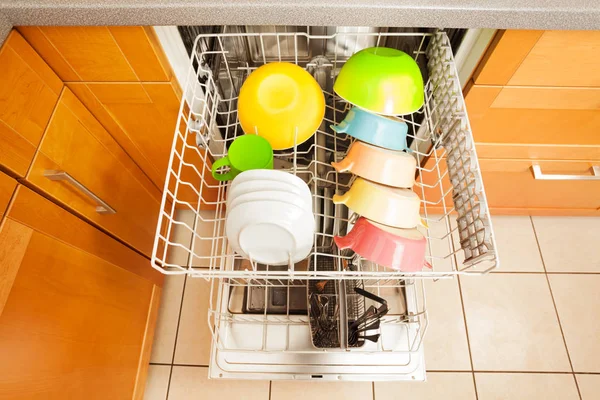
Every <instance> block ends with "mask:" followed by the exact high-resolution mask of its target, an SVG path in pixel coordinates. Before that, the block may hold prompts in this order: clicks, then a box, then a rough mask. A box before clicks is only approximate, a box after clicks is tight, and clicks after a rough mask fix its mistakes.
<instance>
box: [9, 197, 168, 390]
mask: <svg viewBox="0 0 600 400" xmlns="http://www.w3.org/2000/svg"><path fill="white" fill-rule="evenodd" d="M0 272H2V274H1V276H2V278H3V279H1V280H0V354H2V357H0V398H3V399H4V398H5V399H81V398H86V399H131V398H141V397H142V395H143V390H144V385H145V377H146V374H147V368H148V361H149V356H150V351H151V345H152V339H153V334H154V327H155V323H156V318H157V311H158V301H159V298H160V292H161V289H160V287H161V286H162V282H163V277H162V275H161V274H160V273H159V272H157V271H155V270H153V269H152V268H150V266H149V262H148V260H147V259H146V258H144V257H142V256H141V255H139V254H137V253H135V252H134V251H132V250H130V249H129V248H127V247H126V246H124V245H122V244H121V243H119V242H117V241H116V240H114V239H112V238H110V237H109V236H107V235H105V234H104V233H102V232H100V231H99V230H97V229H95V228H94V227H92V226H91V225H89V224H87V223H85V222H84V221H82V220H80V219H79V218H77V217H75V216H74V215H72V214H70V213H69V212H67V211H65V210H64V209H62V208H60V207H59V206H57V205H56V204H53V203H52V202H51V201H49V200H47V199H45V198H43V197H42V196H40V195H39V194H37V193H34V192H33V191H31V190H30V189H28V188H26V187H24V186H19V187H18V189H17V191H16V194H15V197H14V199H13V201H12V204H11V206H10V208H9V211H8V213H7V215H6V218H5V219H4V221H3V222H2V225H0Z"/></svg>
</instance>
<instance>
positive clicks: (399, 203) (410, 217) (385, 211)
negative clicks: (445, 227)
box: [333, 178, 421, 229]
mask: <svg viewBox="0 0 600 400" xmlns="http://www.w3.org/2000/svg"><path fill="white" fill-rule="evenodd" d="M333 203H334V204H345V205H346V206H348V208H350V209H351V210H352V211H354V212H356V213H357V214H359V215H362V216H363V217H365V218H368V219H371V220H373V221H375V222H379V223H380V224H384V225H389V226H394V227H396V228H405V229H410V228H415V227H416V226H417V225H420V224H421V216H420V215H419V209H420V207H421V200H420V199H419V196H417V194H416V193H415V192H413V191H412V190H410V189H398V188H394V187H391V186H385V185H381V184H379V183H376V182H371V181H368V180H366V179H362V178H356V180H355V181H354V183H353V184H352V186H351V187H350V190H348V191H347V192H346V193H344V194H343V195H341V196H340V195H335V196H333Z"/></svg>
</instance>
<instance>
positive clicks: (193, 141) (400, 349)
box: [152, 26, 499, 381]
mask: <svg viewBox="0 0 600 400" xmlns="http://www.w3.org/2000/svg"><path fill="white" fill-rule="evenodd" d="M180 30H181V27H180ZM195 33H197V35H195V38H194V40H193V41H191V40H190V43H188V50H189V61H188V62H187V64H188V65H187V66H186V73H185V74H186V76H185V83H184V84H183V85H182V86H183V95H182V101H181V106H180V110H179V115H178V121H177V126H176V128H175V133H174V138H173V144H172V148H171V155H170V161H169V165H168V171H167V176H166V183H165V187H164V192H163V198H162V204H161V211H160V215H159V220H158V224H157V230H156V239H155V243H154V248H153V255H152V266H153V267H154V268H156V269H157V270H159V271H161V272H162V273H164V274H171V275H172V274H186V275H188V279H191V278H196V279H206V280H207V281H209V282H210V283H211V284H210V291H211V293H210V304H209V313H208V315H209V318H208V321H207V323H208V324H209V326H210V329H211V332H212V349H211V356H210V365H209V377H210V378H217V379H218V378H223V379H225V378H232V379H268V380H274V379H288V380H292V379H304V380H324V381H343V380H353V381H356V380H363V381H377V380H395V381H402V380H407V381H423V380H425V363H424V357H423V354H424V353H423V338H424V335H425V334H426V331H427V324H428V319H427V307H426V297H425V290H424V280H425V279H434V280H435V279H452V278H454V277H455V276H456V275H459V274H484V273H487V272H488V271H490V270H492V269H494V268H497V267H498V265H499V260H498V257H497V252H496V245H495V240H494V234H493V228H492V223H491V219H490V215H489V210H488V207H487V202H486V197H485V192H484V187H483V182H482V178H481V172H480V169H479V164H478V160H477V154H476V151H475V145H474V142H473V136H472V133H471V128H470V124H469V120H468V116H467V113H466V109H465V104H464V99H463V95H462V90H461V86H460V83H459V78H458V72H457V68H456V65H455V62H454V55H453V51H452V46H451V40H450V38H449V35H448V32H447V31H444V30H439V29H433V30H430V29H428V30H417V29H410V30H409V29H399V28H368V27H292V26H282V27H266V26H261V27H248V26H243V27H242V26H224V27H196V31H195ZM373 46H383V47H392V48H396V49H399V50H402V51H404V52H406V53H408V54H410V55H411V56H413V58H414V59H415V60H416V61H417V63H418V64H419V67H420V69H421V72H422V74H423V78H424V81H425V82H426V84H425V103H424V105H423V107H421V109H419V110H418V111H417V112H415V113H413V114H411V115H406V116H403V118H404V120H405V122H406V123H407V124H408V126H409V138H410V148H411V154H412V155H413V156H414V157H416V159H417V166H418V167H417V179H416V182H417V183H416V185H415V187H414V191H415V192H416V193H417V194H418V195H419V197H420V198H421V216H422V218H423V219H424V221H425V224H424V225H425V227H423V228H422V230H423V233H424V235H425V236H426V238H427V241H428V242H427V243H428V244H427V247H428V249H427V256H426V259H427V262H428V265H429V266H430V268H423V270H421V271H419V272H402V271H397V270H392V269H387V268H384V267H381V266H379V265H377V264H374V263H372V262H370V261H368V260H366V259H364V258H361V257H360V256H359V255H358V254H355V253H353V252H352V251H350V250H340V249H338V248H337V247H336V246H335V245H334V242H333V237H334V236H335V235H338V234H339V235H342V236H343V235H344V234H346V233H347V232H348V230H349V229H350V228H351V227H352V225H353V224H354V223H355V222H356V220H357V217H358V216H357V215H355V214H353V212H352V211H350V210H349V209H348V208H347V207H346V206H344V205H341V204H340V205H334V204H333V202H332V197H333V195H335V194H340V193H343V192H344V191H346V190H347V189H348V188H349V186H350V185H351V184H352V182H353V179H354V177H353V176H352V175H351V174H350V173H338V172H336V170H335V169H334V168H333V167H332V166H331V164H330V163H331V162H333V161H336V162H337V161H340V160H341V159H343V158H344V156H345V155H346V152H347V151H348V147H349V145H350V144H351V138H350V137H349V136H346V135H344V134H336V133H335V132H334V131H333V130H332V129H331V128H330V125H334V124H337V123H338V122H340V121H342V120H343V119H344V116H345V114H346V113H347V112H348V110H349V109H350V105H349V104H348V103H346V102H345V101H344V100H342V99H341V98H339V97H338V96H337V95H336V94H335V93H334V92H333V90H332V87H333V82H334V81H335V78H336V76H337V73H338V72H339V71H340V68H341V67H342V66H343V65H344V63H345V62H346V61H347V60H348V58H349V57H350V56H351V55H352V54H354V53H355V52H357V51H359V50H361V49H364V48H368V47H373ZM280 61H284V62H291V63H294V64H297V65H299V66H301V67H302V68H304V69H305V70H306V71H308V72H309V73H311V74H312V75H313V76H314V78H315V79H316V81H317V82H318V83H319V85H320V86H321V88H322V90H323V93H324V96H325V100H326V114H325V118H324V120H323V122H322V124H321V126H320V127H319V129H318V130H317V131H316V133H315V135H314V136H313V137H312V138H311V139H310V140H308V141H307V142H305V143H303V144H302V145H298V146H295V147H294V148H293V149H290V150H279V151H275V157H274V158H275V160H274V161H275V162H274V167H275V168H276V169H281V170H285V171H288V172H290V173H292V174H295V175H296V176H298V177H300V178H302V179H303V180H304V181H305V182H306V183H307V185H308V187H309V188H310V190H311V193H312V201H313V211H314V216H315V223H316V227H317V229H316V232H315V235H314V242H313V248H312V251H311V253H310V255H309V256H308V258H307V259H305V260H303V261H302V262H299V263H296V264H290V265H287V266H269V265H262V264H258V263H255V262H253V261H251V260H245V259H242V258H241V257H240V256H239V255H237V254H236V253H235V252H234V251H233V250H232V249H231V247H230V246H229V244H228V242H227V237H226V235H225V232H224V225H225V211H226V210H225V202H226V196H227V189H228V185H229V184H228V183H227V182H217V181H214V180H212V179H211V171H210V165H211V163H212V161H214V160H216V159H219V158H221V157H223V156H225V155H227V149H228V146H229V144H231V142H232V141H233V140H234V139H235V138H236V137H237V136H239V135H242V134H243V131H242V129H241V127H240V124H239V120H238V116H237V97H238V94H239V89H240V87H241V85H242V83H243V82H244V80H245V79H246V77H247V76H248V75H249V74H250V73H251V72H252V71H253V70H255V69H256V68H258V67H260V66H261V65H263V64H266V63H269V62H280ZM182 210H185V211H186V212H188V213H192V215H193V218H192V219H191V220H189V221H182V220H179V219H178V218H177V214H178V212H181V211H182ZM176 230H183V231H185V232H186V233H188V234H189V235H191V236H192V238H193V240H191V242H190V245H182V244H181V243H178V242H177V241H175V240H173V239H172V236H173V232H175V231H176ZM175 252H179V253H182V252H183V253H185V257H183V258H182V257H174V253H175ZM316 288H317V289H319V290H320V293H323V295H321V296H325V297H326V302H324V304H316V305H315V304H314V303H312V300H310V299H312V297H311V296H312V294H311V293H315V290H317V289H316ZM323 288H327V290H323ZM361 293H362V294H361ZM365 293H366V294H368V295H364V294H365ZM319 298H321V297H319ZM319 301H320V300H319ZM325 303H326V305H325ZM379 304H385V307H386V310H389V312H387V314H385V315H384V316H382V317H381V320H380V321H379V322H380V323H378V324H377V326H376V327H375V328H373V329H371V330H367V331H366V332H365V333H366V334H368V335H365V337H366V338H365V339H363V340H356V337H352V335H349V326H350V323H352V321H358V320H359V319H360V316H361V315H363V314H364V313H365V310H367V309H369V308H371V307H372V306H379ZM317 308H319V309H320V310H321V311H322V313H321V314H318V316H315V315H313V314H314V310H315V309H317ZM324 309H327V311H326V312H324V311H323V310H324ZM319 318H321V319H319ZM317 319H318V321H320V322H319V324H315V322H316V321H317ZM321 320H323V321H321ZM325 322H326V323H327V326H328V327H331V329H330V328H327V329H328V330H327V332H326V334H323V332H322V331H319V329H322V328H319V326H321V327H322V325H321V323H323V324H325ZM315 326H317V328H315ZM369 337H370V338H371V340H369ZM373 338H377V340H372V339H373Z"/></svg>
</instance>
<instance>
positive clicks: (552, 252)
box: [533, 217, 600, 272]
mask: <svg viewBox="0 0 600 400" xmlns="http://www.w3.org/2000/svg"><path fill="white" fill-rule="evenodd" d="M533 224H534V226H535V231H536V233H537V237H538V240H539V242H540V248H541V250H542V256H543V257H544V263H545V264H546V270H547V271H553V272H557V271H563V272H565V271H566V272H600V246H598V238H599V237H600V217H533Z"/></svg>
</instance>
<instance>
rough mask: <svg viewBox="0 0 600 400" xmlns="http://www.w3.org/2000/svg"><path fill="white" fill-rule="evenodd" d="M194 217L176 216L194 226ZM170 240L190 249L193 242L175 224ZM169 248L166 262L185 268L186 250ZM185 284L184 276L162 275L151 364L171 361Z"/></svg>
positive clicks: (181, 213)
mask: <svg viewBox="0 0 600 400" xmlns="http://www.w3.org/2000/svg"><path fill="white" fill-rule="evenodd" d="M193 217H194V213H193V212H191V211H180V212H178V213H177V214H176V219H177V220H178V221H181V222H184V223H185V224H187V225H189V226H191V225H192V223H193V219H194V218H193ZM171 241H172V242H174V243H180V244H182V245H184V246H189V244H190V243H191V241H192V233H191V232H190V231H188V230H187V229H186V228H185V227H183V226H181V225H174V226H173V232H172V233H171ZM170 249H171V253H169V255H168V259H167V261H168V262H169V263H172V264H177V265H186V263H187V253H186V252H185V250H183V249H180V248H177V247H170ZM170 270H172V271H174V270H176V269H175V268H170ZM184 281H185V277H184V276H183V275H167V276H165V283H164V286H163V289H162V295H161V299H160V306H159V309H158V320H157V322H156V331H155V333H154V343H153V345H152V355H151V356H150V362H153V363H169V364H170V363H171V361H172V360H173V349H174V346H175V336H176V334H177V321H178V320H179V311H180V308H181V296H182V294H183V283H184Z"/></svg>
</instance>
